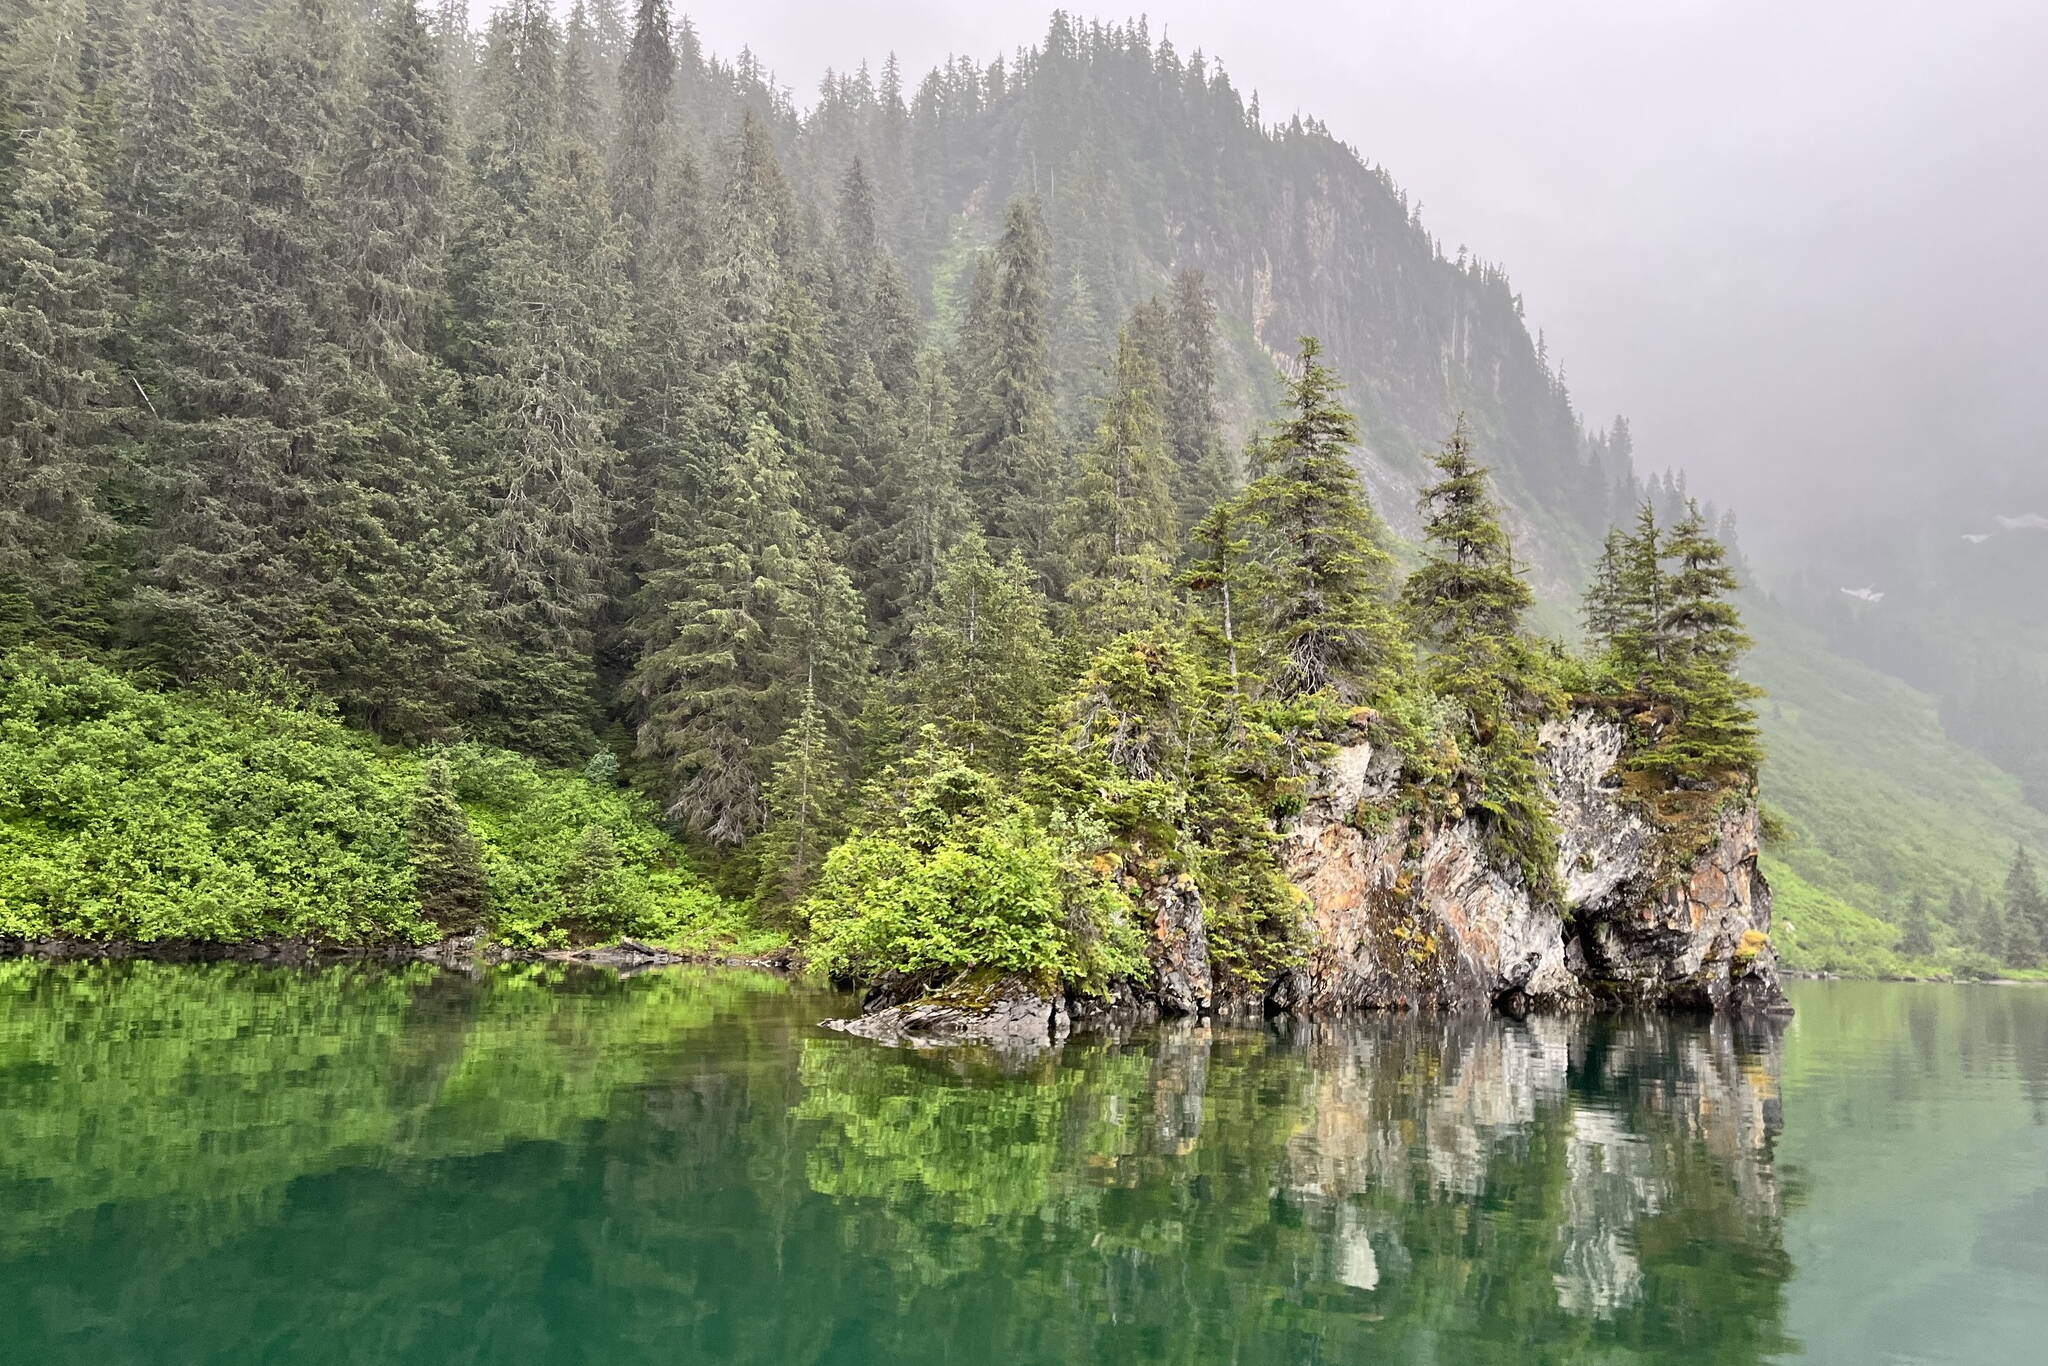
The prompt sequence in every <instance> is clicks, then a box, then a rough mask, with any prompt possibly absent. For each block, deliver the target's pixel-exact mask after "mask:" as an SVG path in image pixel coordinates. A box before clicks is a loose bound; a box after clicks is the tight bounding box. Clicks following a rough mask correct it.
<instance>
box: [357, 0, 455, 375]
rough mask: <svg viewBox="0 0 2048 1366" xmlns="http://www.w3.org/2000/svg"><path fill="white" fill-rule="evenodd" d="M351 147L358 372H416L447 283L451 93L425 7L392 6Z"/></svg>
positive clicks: (415, 1) (406, 2) (376, 42)
mask: <svg viewBox="0 0 2048 1366" xmlns="http://www.w3.org/2000/svg"><path fill="white" fill-rule="evenodd" d="M372 52H373V54H374V56H373V57H372V59H371V60H370V61H369V62H367V63H366V64H365V70H364V85H363V92H362V97H361V99H360V100H359V101H358V103H357V104H356V106H355V109H354V111H353V114H352V116H351V117H350V119H349V121H348V127H347V133H346V136H345V137H344V139H343V145H342V153H341V166H340V179H341V194H340V196H339V198H340V207H341V209H342V212H343V213H344V214H345V215H346V222H347V231H346V232H345V233H344V234H342V236H341V241H340V245H341V247H342V249H343V251H344V262H345V271H344V282H345V283H344V291H343V292H344V295H345V297H346V300H347V312H346V315H345V323H344V332H345V334H346V337H347V340H348V344H349V348H350V353H351V355H352V356H353V358H354V360H355V363H356V364H357V365H358V366H360V367H362V368H363V369H365V370H369V371H371V372H373V373H376V374H380V375H389V374H390V373H391V372H393V371H394V370H397V369H401V368H404V367H406V366H409V365H411V364H414V363H416V362H417V361H418V360H419V359H420V358H421V356H422V355H423V353H424V351H425V349H426V345H427V326H428V322H429V319H430V318H431V316H432V314H433V312H434V310H435V309H436V308H437V307H438V306H439V303H440V298H441V290H442V288H443V285H444V282H445V274H446V268H447V249H448V231H449V215H448V210H449V198H450V196H451V194H452V193H453V181H454V175H455V167H454V164H453V162H452V160H451V156H450V131H449V124H448V94H447V91H446V89H445V87H444V85H443V84H442V81H443V77H442V73H441V68H440V62H439V59H438V57H437V54H436V53H435V50H434V40H433V37H432V35H431V34H430V33H429V32H428V31H427V24H426V20H425V18H424V17H423V16H422V14H421V13H420V7H419V0H391V4H390V6H389V9H388V10H387V12H386V14H385V15H384V17H383V20H382V22H381V23H380V25H379V27H378V29H377V32H376V34H375V36H374V39H373V42H372Z"/></svg>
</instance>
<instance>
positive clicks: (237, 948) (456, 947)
mask: <svg viewBox="0 0 2048 1366" xmlns="http://www.w3.org/2000/svg"><path fill="white" fill-rule="evenodd" d="M6 958H37V959H41V960H43V961H45V962H51V963H70V962H123V961H136V962H146V963H253V964H258V965H262V966H268V967H280V968H325V967H339V966H341V965H343V964H346V963H386V964H401V963H428V964H432V965H433V966H435V967H441V968H447V969H449V970H450V971H453V972H467V971H474V970H475V969H477V968H482V967H496V966H500V965H505V964H514V963H569V964H575V965H578V966H582V967H601V968H613V969H616V970H618V971H620V972H622V973H630V972H637V971H641V970H644V969H647V968H662V967H684V966H696V967H730V968H754V969H758V970H765V971H770V972H790V971H792V970H793V963H794V960H795V953H794V951H793V950H785V951H783V952H780V953H773V954H765V955H750V954H729V953H711V952H701V953H688V952H683V951H680V950H676V949H668V948H662V947H659V946H656V945H652V944H646V943H642V942H641V941H639V940H636V939H621V940H618V941H616V942H614V943H611V944H600V945H591V946H588V947H584V948H576V949H514V948H508V947H506V946H504V945H502V944H493V943H489V942H487V941H485V940H483V939H481V938H480V937H479V936H475V935H458V936H455V937H453V938H450V939H442V940H436V941H434V942H432V943H428V944H338V943H334V942H332V941H327V940H311V939H290V938H281V939H258V940H250V941H247V942H229V941H224V940H214V939H144V940H135V939H22V938H0V959H6Z"/></svg>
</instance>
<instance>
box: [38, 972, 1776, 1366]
mask: <svg viewBox="0 0 2048 1366" xmlns="http://www.w3.org/2000/svg"><path fill="white" fill-rule="evenodd" d="M841 1004H842V1003H839V1002H836V1001H834V1000H831V999H829V998H822V997H820V996H819V995H817V994H815V993H807V992H804V991H801V990H795V989H791V988H788V987H786V986H785V985H783V984H781V983H779V982H776V981H774V980H773V979H768V978H761V977H748V976H739V975H731V974H674V973H665V974H651V975H649V976H647V977H643V978H638V979H633V980H628V981H619V980H616V979H611V978H606V977H602V976H599V975H596V974H574V975H564V974H562V973H560V972H533V971H527V972H505V973H492V974H487V975H485V976H483V977H480V978H475V979H470V978H463V977H457V976H454V975H451V974H445V973H439V972H435V971H431V970H425V969H418V970H405V971H401V972H384V971H370V970H366V969H349V970H342V971H336V972H327V973H301V972H279V971H273V970H267V969H256V968H246V967H209V968H173V967H163V966H157V965H147V964H125V965H109V964H99V965H77V964H74V965H64V966H56V967H52V966H43V965H29V964H19V963H17V964H0V1006H4V1009H0V1331H5V1332H7V1334H8V1335H9V1338H10V1340H11V1341H13V1342H15V1343H16V1344H22V1345H26V1346H27V1347H29V1348H31V1349H33V1350H32V1351H31V1355H30V1357H29V1358H27V1359H34V1360H38V1361H62V1360H71V1359H79V1360H85V1359H91V1360H94V1361H97V1362H115V1363H121V1362H127V1361H143V1360H162V1359H171V1358H175V1359H181V1360H208V1361H216V1362H229V1363H234V1362H244V1361H247V1362H254V1361H259V1360H283V1359H290V1360H293V1361H295V1362H296V1361H303V1362H321V1361H357V1360H378V1361H385V1362H401V1363H403V1362H414V1361H419V1362H426V1361H434V1362H442V1361H448V1360H463V1361H475V1362H500V1361H503V1362H513V1361H518V1362H521V1363H526V1362H548V1361H604V1362H608V1363H620V1362H626V1363H633V1362H642V1361H646V1362H653V1361H663V1362H669V1361H681V1360H718V1361H730V1362H778V1363H779V1362H854V1361H892V1362H924V1361H934V1362H936V1361H960V1360H975V1361H989V1362H1004V1363H1010V1362H1078V1361H1098V1360H1129V1361H1141V1362H1176V1363H1178V1362H1188V1363H1195V1362H1209V1361H1219V1362H1221V1361H1230V1362H1239V1363H1266V1362H1283V1361H1284V1362H1312V1361H1324V1360H1330V1361H1336V1360H1380V1359H1389V1360H1403V1361H1447V1362H1449V1361H1456V1362H1492V1361H1501V1362H1506V1361H1516V1362H1529V1361H1538V1362H1543V1361H1555V1362H1569V1361H1599V1362H1615V1361H1630V1360H1644V1361H1647V1360H1653V1359H1654V1360H1670V1359H1680V1358H1681V1357H1682V1359H1684V1360H1687V1361H1702V1362H1749V1361H1757V1360H1760V1359H1762V1358H1764V1357H1766V1356H1769V1355H1771V1354H1773V1353H1775V1352H1777V1351H1781V1350H1785V1349H1786V1348H1787V1347H1788V1346H1789V1344H1788V1343H1786V1341H1785V1340H1784V1330H1783V1327H1782V1325H1783V1320H1784V1314H1783V1306H1782V1297H1783V1290H1784V1285H1785V1282H1786V1279H1787V1277H1788V1276H1789V1273H1790V1266H1789V1263H1788V1260H1787V1258H1786V1256H1785V1254H1784V1251H1783V1238H1782V1230H1781V1205H1782V1203H1783V1197H1782V1195H1781V1192H1780V1189H1779V1184H1778V1179H1777V1177H1776V1175H1775V1174H1774V1172H1773V1169H1772V1162H1771V1146H1772V1141H1773V1135H1774V1132H1775V1129H1776V1126H1777V1103H1776V1077H1777V1070H1778V1039H1777V1036H1776V1035H1775V1033H1772V1032H1770V1031H1769V1030H1768V1029H1766V1030H1765V1031H1764V1032H1759V1033H1744V1032H1742V1030H1741V1029H1740V1028H1738V1027H1737V1026H1735V1025H1733V1024H1731V1023H1730V1022H1727V1021H1718V1022H1713V1023H1707V1022H1703V1021H1702V1022H1689V1021H1674V1020H1662V1019H1657V1020H1634V1019H1608V1020H1544V1019H1537V1020H1531V1021H1528V1022H1524V1023H1515V1022H1511V1021H1504V1020H1500V1019H1495V1018H1491V1017H1480V1016H1473V1017H1432V1016H1422V1017H1402V1016H1390V1017H1366V1018H1360V1019H1353V1020H1348V1021H1343V1022H1337V1023H1328V1024H1315V1025H1293V1026H1279V1027H1276V1028H1273V1029H1270V1030H1267V1029H1228V1030H1226V1029H1216V1030H1210V1029H1201V1028H1183V1029H1179V1030H1165V1031H1160V1032H1157V1033H1151V1034H1146V1035H1142V1036H1139V1037H1137V1038H1134V1039H1131V1040H1127V1041H1122V1042H1115V1041H1106V1040H1094V1041H1090V1040H1081V1041H1078V1042H1074V1043H1070V1044H1069V1045H1068V1046H1066V1047H1065V1048H1063V1049H1061V1050H1058V1051H1054V1052H1049V1053H1046V1054H1043V1055H1041V1056H1038V1057H1035V1058H1024V1059H1016V1058H1012V1059H1007V1060H1006V1059H1000V1058H996V1057H993V1056H989V1055H979V1054H972V1053H942V1052H933V1053H917V1052H907V1051H901V1050H894V1049H888V1048H883V1047H879V1046H876V1045H873V1044H870V1043H867V1042H865V1041H861V1040H856V1039H847V1038H843V1037H840V1036H837V1035H831V1034H826V1033H824V1032H822V1031H819V1030H817V1029H816V1028H815V1027H814V1026H813V1023H812V1022H814V1021H815V1020H817V1019H819V1018H822V1017H823V1016H824V1015H826V1014H830V1013H834V1010H835V1008H836V1007H838V1006H840V1005H841Z"/></svg>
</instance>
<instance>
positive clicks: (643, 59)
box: [611, 0, 676, 284]
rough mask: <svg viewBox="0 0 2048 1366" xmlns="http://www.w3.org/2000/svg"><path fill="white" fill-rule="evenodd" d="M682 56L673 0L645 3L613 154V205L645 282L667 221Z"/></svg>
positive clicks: (637, 18) (622, 81)
mask: <svg viewBox="0 0 2048 1366" xmlns="http://www.w3.org/2000/svg"><path fill="white" fill-rule="evenodd" d="M675 66H676V54H675V46H674V42H673V40H672V38H671V36H670V23H669V7H668V4H667V0H639V5H638V7H637V9H636V11H635V13H634V17H633V36H632V41H631V45H630V46H629V47H628V48H627V50H626V54H625V61H624V64H623V65H622V66H621V67H620V68H619V135H618V140H617V142H616V143H615V144H614V146H613V149H612V163H611V202H612V212H613V213H615V214H616V215H618V217H619V220H620V222H621V223H622V224H623V225H624V228H625V233H626V261H627V267H626V269H627V274H628V276H629V277H631V278H632V280H633V281H634V283H635V284H638V283H640V282H641V279H642V277H643V275H644V274H645V272H646V269H647V265H648V261H649V257H650V256H651V255H652V254H653V251H654V248H653V244H652V242H651V241H650V239H651V237H652V235H653V234H654V232H655V231H656V225H657V222H658V220H659V218H660V217H661V207H662V190H663V186H662V179H663V176H664V175H665V173H666V172H667V171H668V169H669V166H670V155H671V152H670V144H671V141H672V139H673V137H674V132H673V129H672V127H671V122H670V115H671V111H672V109H673V104H674V101H673V91H674V87H675Z"/></svg>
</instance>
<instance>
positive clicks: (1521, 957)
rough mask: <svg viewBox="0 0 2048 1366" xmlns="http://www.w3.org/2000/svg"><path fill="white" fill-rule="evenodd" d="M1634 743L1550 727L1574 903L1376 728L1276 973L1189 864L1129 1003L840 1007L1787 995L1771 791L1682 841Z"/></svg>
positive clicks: (1287, 848) (1055, 1023) (875, 1016)
mask: <svg viewBox="0 0 2048 1366" xmlns="http://www.w3.org/2000/svg"><path fill="white" fill-rule="evenodd" d="M1627 739H1628V732H1627V730H1626V729H1625V728H1624V726H1623V724H1622V723H1621V722H1620V721H1618V720H1616V719H1613V718H1610V717H1606V716H1602V715H1600V714H1598V713H1596V712H1593V711H1589V710H1578V711H1574V712H1572V713H1571V714H1570V715H1568V716H1566V717H1564V718H1562V719H1560V720H1557V721H1554V722H1552V723H1550V724H1549V725H1547V726H1545V727H1544V729H1543V731H1542V735H1541V741H1542V757H1543V770H1544V780H1545V783H1546V786H1547V788H1548V791H1549V795H1550V799H1551V814H1552V818H1553V820H1554V821H1555V824H1556V827H1557V834H1558V869H1557V873H1558V880H1559V883H1560V884H1561V886H1562V889H1563V904H1562V907H1559V906H1555V905H1551V904H1547V903H1545V902H1544V901H1542V900H1541V899H1539V898H1537V897H1535V896H1532V894H1531V892H1530V889H1529V887H1528V886H1527V883H1526V881H1525V879H1524V878H1523V877H1522V876H1521V874H1520V872H1519V871H1518V870H1517V869H1515V868H1514V867H1513V866H1512V863H1511V861H1509V860H1506V859H1504V858H1503V857H1502V856H1501V855H1500V854H1499V852H1498V851H1497V850H1496V849H1495V848H1494V847H1493V846H1492V844H1491V842H1490V841H1489V840H1488V839H1487V837H1486V832H1485V830H1484V829H1483V828H1482V827H1481V825H1480V823H1479V820H1478V818H1475V817H1472V816H1457V815H1414V814H1406V813H1404V812H1403V811H1402V809H1401V803H1400V801H1399V784H1400V780H1401V772H1402V764H1401V759H1400V756H1399V755H1398V754H1397V753H1395V752H1393V751H1392V750H1390V749H1387V748H1386V747H1384V746H1382V745H1378V744H1375V743H1374V742H1372V741H1371V740H1360V741H1358V742H1356V743H1353V744H1349V745H1346V746H1344V747H1342V748H1340V749H1338V750H1337V751H1336V752H1335V753H1334V754H1333V755H1332V756H1331V757H1330V758H1329V759H1328V760H1327V761H1326V762H1325V763H1324V764H1323V766H1322V768H1321V771H1320V773H1319V775H1318V777H1317V779H1316V781H1315V782H1314V783H1312V784H1311V788H1310V793H1309V797H1308V800H1307V801H1306V802H1305V803H1304V805H1303V808H1302V810H1301V811H1300V813H1299V814H1298V815H1297V816H1296V817H1295V818H1294V820H1293V821H1292V823H1291V824H1290V825H1289V827H1288V828H1287V829H1286V830H1285V831H1284V832H1283V836H1282V842H1281V847H1280V857H1281V861H1282V864H1283V866H1284V867H1285V869H1286V870H1287V873H1288V875H1289V877H1290V878H1291V879H1292V880H1293V882H1294V884H1295V885H1296V886H1297V887H1299V888H1300V889H1301V891H1302V893H1303V896H1304V899H1305V909H1304V925H1303V952H1302V954H1301V956H1300V960H1299V961H1298V962H1297V963H1296V965H1295V966H1293V967H1292V968H1290V969H1289V970H1288V971H1287V972H1285V973H1284V974H1282V975H1281V976H1280V977H1279V978H1278V979H1277V980H1275V981H1273V982H1271V983H1268V984H1265V985H1264V988H1263V990H1262V991H1258V992H1254V993H1251V994H1247V995H1239V996H1236V997H1231V996H1229V995H1227V994H1226V993H1224V992H1223V991H1221V990H1220V989H1219V986H1218V983H1217V980H1216V974H1215V973H1214V971H1213V968H1212V965H1211V963H1210V961H1209V954H1208V941H1207V935H1206V931H1205V928H1204V920H1203V915H1202V903H1201V897H1200V895H1199V893H1198V892H1197V891H1196V890H1195V888H1194V887H1193V886H1192V885H1191V884H1189V883H1187V882H1185V881H1172V882H1166V883H1160V884H1157V885H1154V886H1152V887H1149V888H1147V889H1145V891H1144V894H1143V896H1142V897H1141V899H1140V905H1141V906H1142V908H1143V910H1144V912H1145V913H1146V915H1147V916H1148V918H1149V924H1148V929H1149V931H1150V936H1149V946H1150V958H1151V964H1152V969H1153V980H1152V981H1151V982H1148V983H1143V984H1134V985H1132V986H1131V987H1129V988H1127V989H1125V990H1124V991H1122V992H1121V993H1120V994H1119V996H1118V998H1117V999H1115V1000H1113V1001H1111V1002H1108V1003H1101V1002H1090V1001H1084V1000H1073V1001H1054V1000H1047V999H1043V998H1041V997H1040V996H1039V995H1038V994H1037V993H1036V992H1034V991H1033V990H1032V989H1031V988H1030V987H1029V986H1028V985H1027V984H1024V983H1021V982H1006V983H994V984H989V983H982V984H978V985H976V986H975V987H974V988H973V989H972V990H970V991H964V992H962V991H955V992H953V993H952V994H950V995H948V994H947V993H945V992H941V993H938V994H937V995H934V996H925V997H921V998H918V999H915V1000H910V1001H904V1000H902V999H901V997H900V994H899V995H889V994H887V993H884V994H881V995H878V996H876V997H875V998H873V999H872V1000H871V1001H870V1003H869V1005H870V1013H869V1014H868V1015H867V1016H866V1017H865V1018H864V1019H862V1020H860V1021H857V1022H850V1021H841V1022H837V1023H838V1024H839V1025H840V1026H841V1027H845V1028H849V1029H850V1030H852V1032H857V1033H861V1034H865V1035H867V1036H868V1037H873V1038H890V1039H897V1040H909V1041H915V1042H934V1043H936V1042H948V1043H952V1042H1012V1043H1014V1042H1019V1041H1024V1040H1028V1039H1041V1038H1043V1037H1045V1036H1047V1035H1048V1034H1049V1035H1051V1036H1052V1037H1059V1036H1061V1035H1063V1034H1065V1033H1067V1032H1068V1031H1069V1030H1071V1029H1074V1028H1080V1027H1086V1026H1087V1025H1088V1024H1089V1023H1091V1022H1094V1021H1100V1020H1103V1019H1128V1018H1131V1017H1133V1016H1135V1015H1144V1014H1151V1013H1155V1012H1156V1013H1159V1014H1166V1015H1204V1014H1209V1013H1212V1012H1215V1011H1218V1010H1224V1011H1238V1010H1245V1009H1264V1010H1265V1011H1267V1012H1268V1013H1284V1014H1295V1015H1303V1016H1329V1015H1340V1014H1343V1013H1345V1012H1348V1011H1360V1010H1447V1009H1457V1008H1468V1007H1478V1008H1498V1009H1503V1010H1507V1011H1511V1012H1514V1013H1518V1014H1519V1013H1522V1012H1526V1011H1532V1010H1535V1011H1557V1010H1577V1009H1589V1008H1596V1007H1652V1008H1664V1009H1676V1010H1697V1011H1727V1012H1776V1011H1782V1010H1784V1009H1786V1006H1785V998H1784V995H1783V993H1782V992H1781V991H1780V990H1779V987H1778V978H1777V964H1776V958H1775V956H1774V955H1773V953H1772V949H1771V941H1770V927H1771V890H1770V886H1769V884H1768V883H1766V882H1765V881H1764V877H1763V874H1762V873H1761V872H1759V871H1758V869H1757V854H1758V846H1759V819H1758V814H1757V810H1756V808H1755V806H1754V804H1752V803H1744V802H1736V803H1732V804H1727V805H1724V806H1722V807H1721V808H1719V809H1716V810H1710V811H1708V812H1706V813H1705V814H1703V815H1700V816H1698V817H1697V818H1696V819H1695V823H1694V828H1693V829H1691V830H1690V831H1689V832H1688V834H1687V836H1686V837H1685V838H1683V839H1679V838H1677V837H1675V836H1674V832H1672V831H1670V830H1668V829H1665V828H1662V827H1661V826H1660V825H1659V824H1658V823H1657V822H1656V821H1655V820H1653V819H1652V818H1651V817H1650V815H1649V814H1648V813H1646V812H1645V811H1644V810H1642V809H1641V807H1640V805H1639V804H1638V803H1636V802H1634V801H1632V800H1630V799H1629V798H1628V797H1627V795H1626V794H1625V793H1624V790H1623V783H1622V779H1623V775H1624V772H1625V769H1624V764H1623V757H1624V750H1625V747H1626V744H1627ZM1681 848H1682V849H1683V850H1684V851H1686V852H1684V853H1682V854H1681V853H1678V852H1676V851H1677V850H1679V849H1681Z"/></svg>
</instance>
